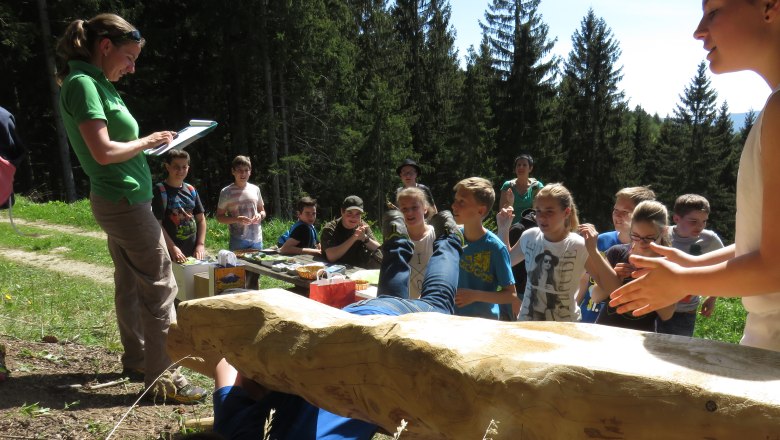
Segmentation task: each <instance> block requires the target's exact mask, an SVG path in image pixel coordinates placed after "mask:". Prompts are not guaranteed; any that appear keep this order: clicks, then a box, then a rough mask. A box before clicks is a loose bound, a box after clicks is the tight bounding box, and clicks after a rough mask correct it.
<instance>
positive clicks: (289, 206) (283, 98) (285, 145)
mask: <svg viewBox="0 0 780 440" xmlns="http://www.w3.org/2000/svg"><path fill="white" fill-rule="evenodd" d="M279 64H281V63H279ZM276 70H277V73H278V74H279V107H280V111H281V113H282V157H283V158H289V156H290V138H289V133H288V131H287V129H288V127H287V92H286V91H285V88H284V69H282V68H281V66H277V69H276ZM284 188H285V191H284V212H285V215H290V213H292V212H293V206H294V203H295V200H293V188H292V182H291V178H290V162H289V160H285V161H284Z"/></svg>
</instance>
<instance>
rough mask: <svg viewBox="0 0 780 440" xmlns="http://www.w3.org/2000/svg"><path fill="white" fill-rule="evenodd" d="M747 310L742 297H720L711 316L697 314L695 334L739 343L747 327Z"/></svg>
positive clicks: (704, 337) (699, 336) (705, 337)
mask: <svg viewBox="0 0 780 440" xmlns="http://www.w3.org/2000/svg"><path fill="white" fill-rule="evenodd" d="M746 317H747V312H746V311H745V308H744V307H743V306H742V300H741V299H740V298H720V299H718V301H717V302H716V306H715V310H714V311H713V312H712V316H711V317H710V318H705V317H703V316H701V315H697V316H696V330H695V331H694V336H695V337H697V338H703V339H712V340H715V341H723V342H731V343H734V344H738V343H739V340H740V339H742V332H743V331H744V329H745V318H746Z"/></svg>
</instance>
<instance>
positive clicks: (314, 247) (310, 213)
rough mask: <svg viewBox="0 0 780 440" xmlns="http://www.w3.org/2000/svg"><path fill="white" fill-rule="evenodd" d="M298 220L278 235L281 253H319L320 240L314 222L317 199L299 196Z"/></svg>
mask: <svg viewBox="0 0 780 440" xmlns="http://www.w3.org/2000/svg"><path fill="white" fill-rule="evenodd" d="M297 215H298V221H297V222H295V223H294V224H293V225H292V226H291V227H290V229H289V230H288V231H287V232H285V233H284V234H282V236H281V237H279V241H278V242H277V245H278V246H279V253H280V254H283V255H300V254H307V255H321V253H322V252H321V251H320V241H319V239H318V237H317V230H316V229H314V222H315V221H316V220H317V201H316V200H314V199H312V198H311V197H301V198H300V199H299V200H298V205H297Z"/></svg>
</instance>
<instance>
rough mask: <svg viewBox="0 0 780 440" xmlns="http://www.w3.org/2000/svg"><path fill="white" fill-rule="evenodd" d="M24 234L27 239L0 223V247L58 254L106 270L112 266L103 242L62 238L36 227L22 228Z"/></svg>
mask: <svg viewBox="0 0 780 440" xmlns="http://www.w3.org/2000/svg"><path fill="white" fill-rule="evenodd" d="M21 231H22V232H23V233H24V234H27V235H18V234H16V233H15V232H14V231H13V229H12V228H11V225H10V224H8V223H0V247H5V248H12V249H19V250H23V251H27V252H38V253H49V252H52V251H54V250H56V251H57V252H58V254H59V255H61V256H62V257H63V258H67V259H69V260H76V261H83V262H85V263H92V264H99V265H102V266H106V267H111V266H112V265H113V263H112V262H111V256H110V255H109V253H108V248H107V247H106V241H105V240H103V239H99V238H91V237H83V236H79V235H72V234H62V233H58V232H54V231H52V230H49V229H43V228H37V227H33V226H23V227H22V228H21Z"/></svg>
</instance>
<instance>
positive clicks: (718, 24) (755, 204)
mask: <svg viewBox="0 0 780 440" xmlns="http://www.w3.org/2000/svg"><path fill="white" fill-rule="evenodd" d="M702 7H703V12H704V13H703V16H702V19H701V21H700V22H699V25H698V27H697V28H696V30H695V32H694V34H693V36H694V38H696V39H697V40H701V41H702V42H703V43H704V49H705V50H706V51H708V54H707V60H709V62H710V70H712V72H714V73H725V72H736V71H741V70H751V71H753V72H756V73H757V74H758V75H760V76H761V77H762V78H763V79H764V80H765V81H766V83H767V84H768V85H769V87H770V88H771V89H772V90H773V92H772V94H771V95H770V96H769V98H768V100H767V102H766V105H765V106H764V109H763V110H762V111H761V114H760V115H759V116H758V118H757V119H756V122H755V124H753V128H752V129H751V130H750V134H749V135H748V138H747V140H746V142H745V148H744V149H743V150H742V156H741V158H740V161H739V174H738V177H737V220H736V234H735V239H734V244H733V245H731V246H727V247H725V248H722V249H720V250H717V251H713V252H709V253H707V254H704V255H700V256H693V255H688V254H685V253H683V252H682V251H678V250H675V249H672V248H666V247H661V246H655V245H653V247H654V250H655V251H656V252H657V253H659V254H661V255H663V256H665V257H666V258H662V259H652V258H643V257H638V256H634V257H632V258H631V262H632V264H633V265H634V266H635V267H637V270H636V271H635V272H634V273H633V276H634V277H635V278H639V279H638V280H636V281H633V282H631V283H628V284H626V285H625V286H623V287H621V288H619V289H617V290H615V291H614V292H612V294H611V295H610V296H611V298H612V300H611V301H610V305H611V306H613V307H618V312H620V313H624V312H628V311H631V310H633V311H634V315H637V316H639V315H643V314H646V313H650V312H652V311H654V310H658V309H660V308H662V307H665V306H668V305H669V304H673V303H676V302H678V301H679V300H681V299H682V298H684V297H685V296H686V295H696V294H698V295H710V296H743V297H745V298H744V299H743V300H742V301H743V303H744V305H745V309H746V310H747V311H748V316H747V320H746V322H745V332H744V335H743V337H742V341H741V343H742V344H744V345H750V346H753V347H759V348H765V349H769V350H775V351H780V271H778V270H777V268H778V267H780V228H778V227H777V224H776V222H777V219H778V218H780V191H778V190H777V189H778V188H780V95H778V94H777V93H776V92H777V90H778V89H779V88H780V2H778V1H776V0H717V1H705V2H703V6H702ZM764 122H766V124H764Z"/></svg>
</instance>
